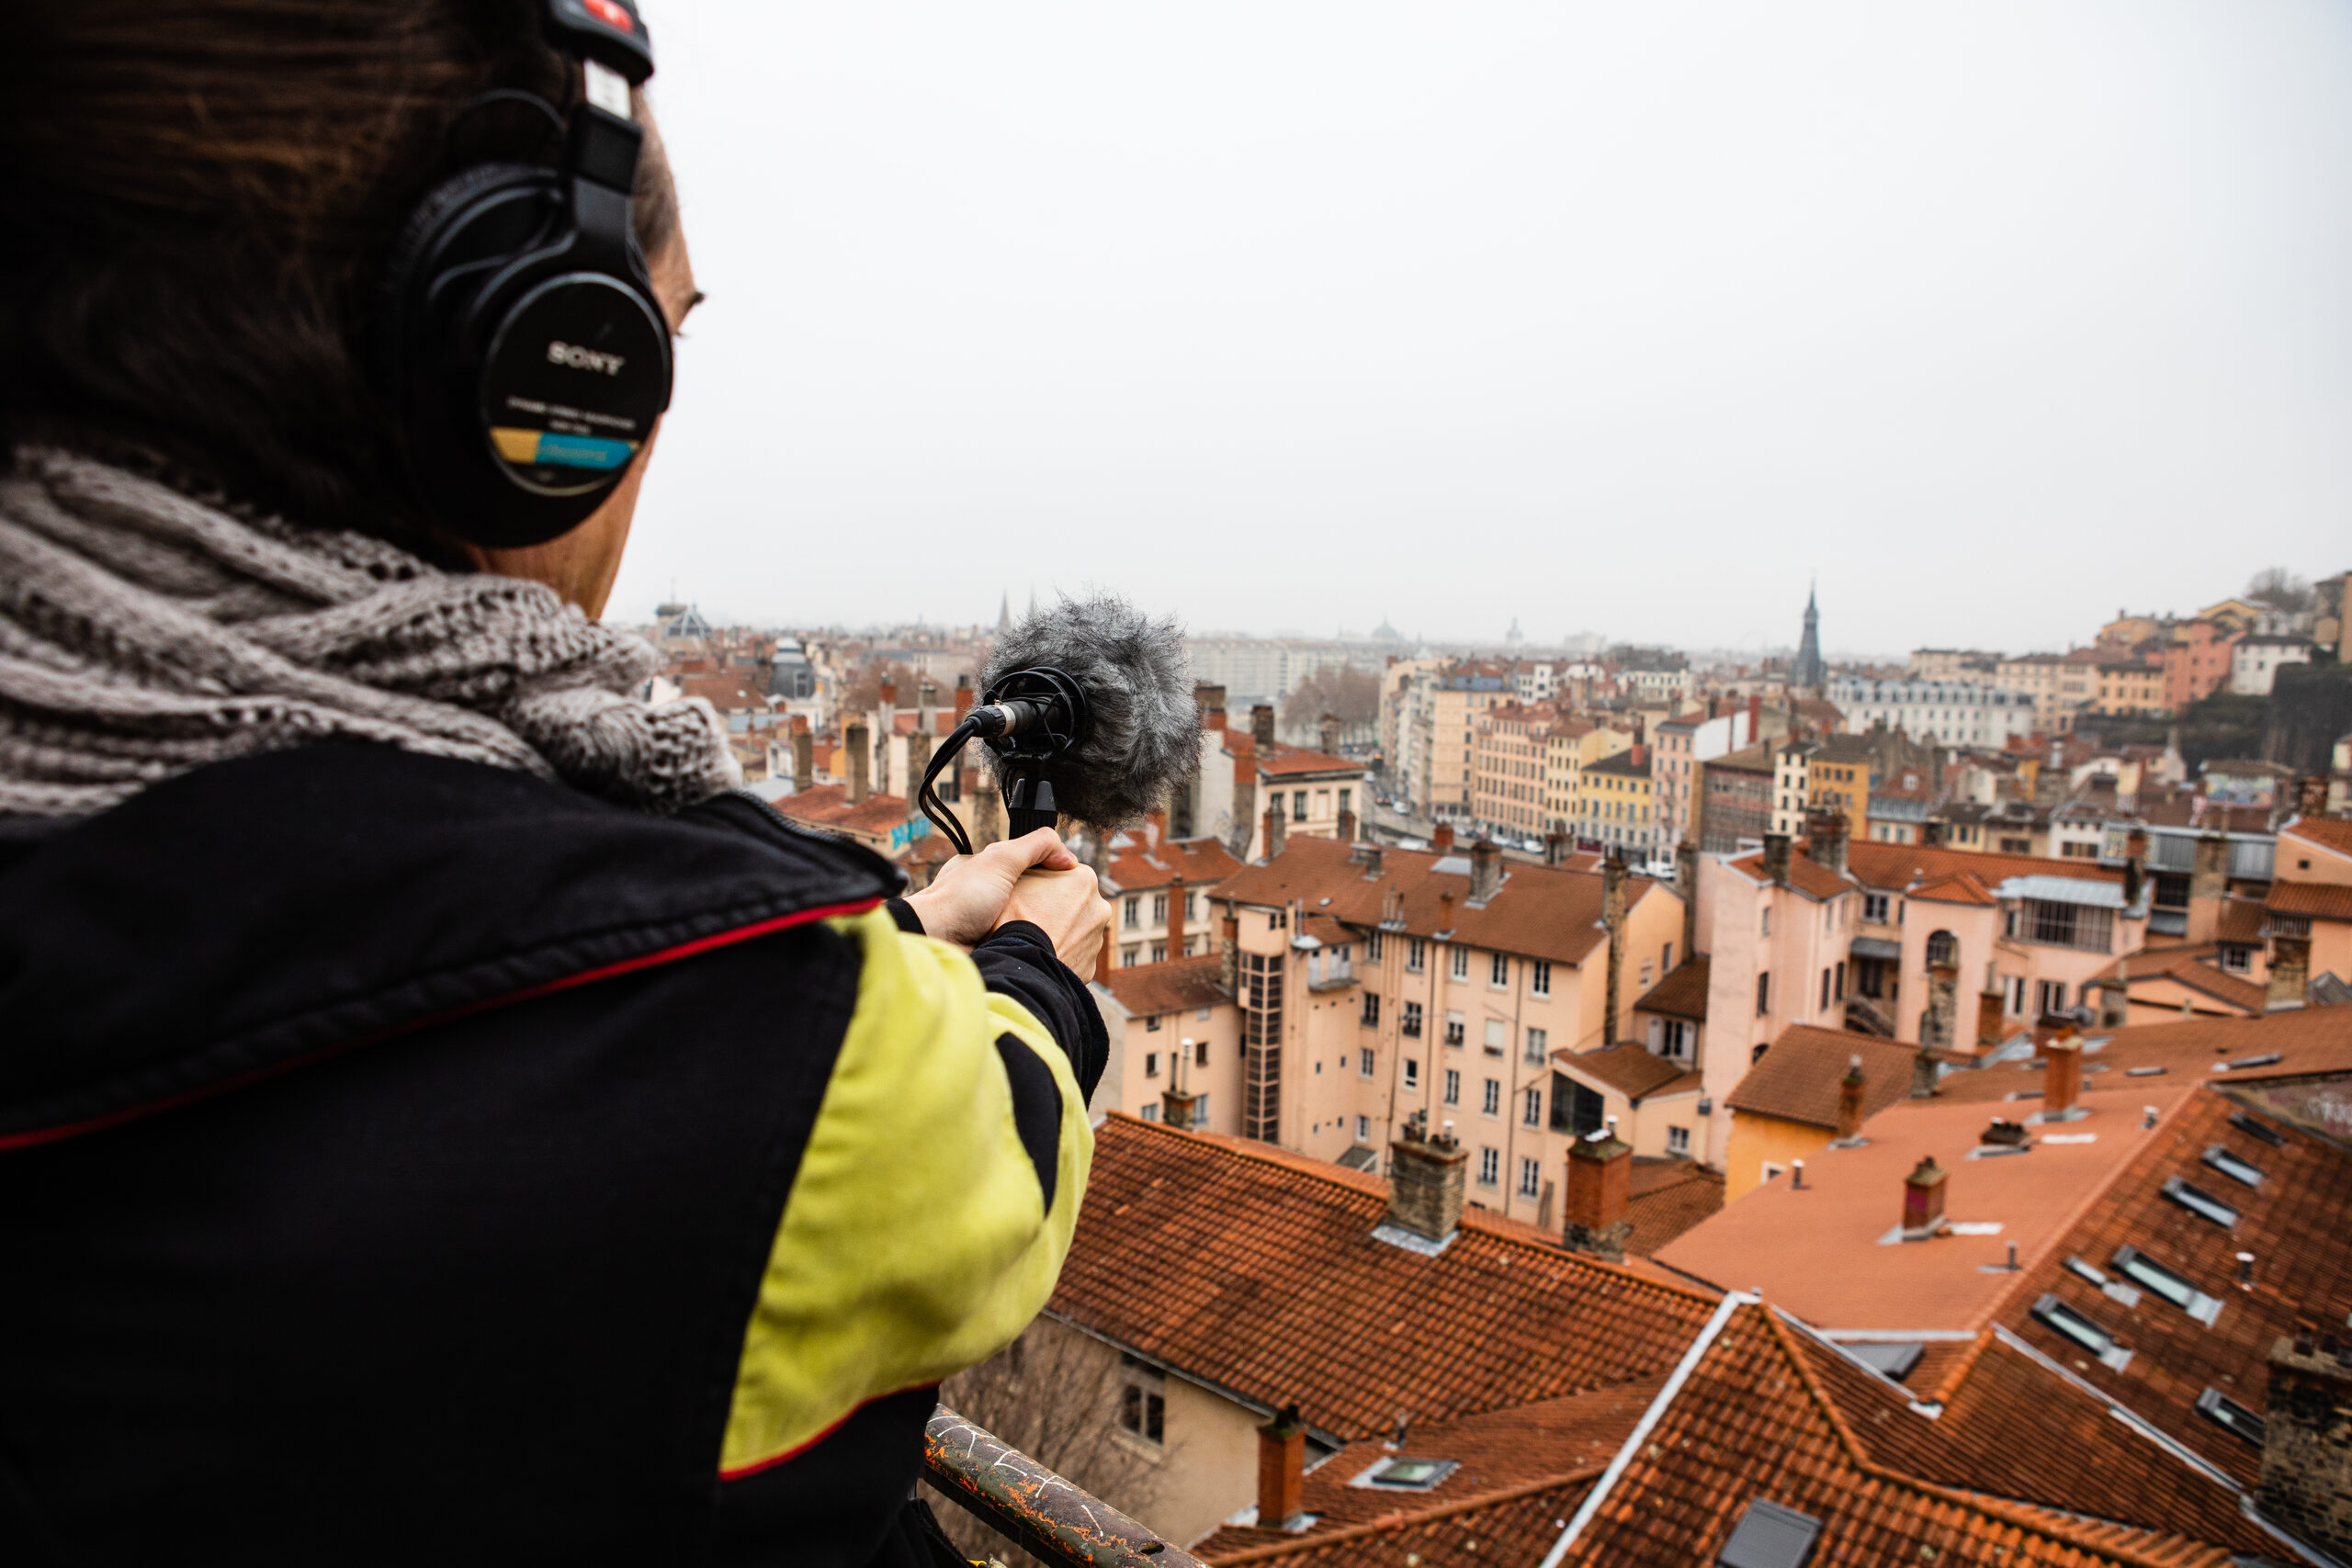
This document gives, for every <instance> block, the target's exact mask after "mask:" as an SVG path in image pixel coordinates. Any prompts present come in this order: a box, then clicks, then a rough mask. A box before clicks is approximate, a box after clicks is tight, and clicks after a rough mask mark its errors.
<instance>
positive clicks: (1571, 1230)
mask: <svg viewBox="0 0 2352 1568" xmlns="http://www.w3.org/2000/svg"><path fill="white" fill-rule="evenodd" d="M1633 1169H1634V1149H1633V1145H1630V1144H1626V1143H1623V1142H1622V1141H1620V1139H1619V1138H1618V1136H1617V1119H1616V1118H1615V1117H1613V1116H1612V1117H1610V1118H1609V1119H1608V1121H1607V1122H1604V1123H1603V1125H1602V1127H1601V1130H1600V1132H1599V1133H1595V1134H1589V1135H1587V1136H1585V1137H1581V1138H1578V1139H1577V1140H1576V1141H1575V1142H1574V1143H1572V1144H1570V1145H1568V1169H1567V1180H1566V1184H1565V1185H1566V1205H1565V1211H1564V1212H1565V1214H1566V1225H1565V1227H1564V1229H1563V1231H1562V1234H1561V1237H1560V1240H1561V1243H1562V1245H1563V1246H1565V1247H1567V1249H1568V1250H1569V1251H1571V1252H1582V1253H1587V1254H1589V1255H1591V1256H1592V1257H1595V1258H1606V1259H1607V1260H1609V1261H1610V1262H1612V1263H1615V1262H1620V1261H1623V1258H1624V1256H1625V1238H1626V1237H1627V1236H1629V1235H1632V1234H1633V1230H1634V1224H1633V1222H1632V1221H1631V1220H1629V1219H1627V1218H1626V1217H1625V1209H1626V1201H1627V1199H1628V1197H1629V1195H1630V1188H1631V1184H1632V1180H1633Z"/></svg>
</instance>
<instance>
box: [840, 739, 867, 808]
mask: <svg viewBox="0 0 2352 1568" xmlns="http://www.w3.org/2000/svg"><path fill="white" fill-rule="evenodd" d="M842 750H843V751H845V752H847V753H848V754H849V786H848V788H847V789H846V790H844V791H843V792H842V799H843V800H845V801H847V802H848V803H849V804H850V805H852V806H859V805H863V804H864V803H865V794H866V787H867V785H866V781H867V779H868V778H869V777H870V776H871V775H872V772H873V768H874V748H873V746H872V745H871V744H870V743H869V739H868V737H867V735H866V730H865V726H864V725H862V724H853V725H851V726H850V727H849V728H846V729H844V730H842Z"/></svg>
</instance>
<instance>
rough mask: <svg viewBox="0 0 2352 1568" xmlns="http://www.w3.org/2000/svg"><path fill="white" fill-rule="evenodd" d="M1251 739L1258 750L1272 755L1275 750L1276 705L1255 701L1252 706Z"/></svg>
mask: <svg viewBox="0 0 2352 1568" xmlns="http://www.w3.org/2000/svg"><path fill="white" fill-rule="evenodd" d="M1250 739H1251V740H1253V741H1255V742H1256V743H1257V747H1258V750H1261V751H1263V752H1266V753H1267V754H1269V755H1272V752H1273V750H1274V705H1273V704H1272V703H1253V704H1251V705H1250Z"/></svg>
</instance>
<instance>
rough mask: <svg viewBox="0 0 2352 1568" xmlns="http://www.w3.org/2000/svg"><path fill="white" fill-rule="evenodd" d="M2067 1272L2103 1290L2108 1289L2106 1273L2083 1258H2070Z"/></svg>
mask: <svg viewBox="0 0 2352 1568" xmlns="http://www.w3.org/2000/svg"><path fill="white" fill-rule="evenodd" d="M2066 1272H2067V1273H2069V1274H2072V1275H2074V1276H2075V1278H2076V1279H2078V1280H2089V1281H2090V1282H2091V1283H2092V1284H2094V1285H2097V1286H2098V1288H2099V1289H2101V1290H2105V1289H2106V1288H2107V1273H2106V1271H2105V1270H2104V1269H2100V1268H2098V1266H2097V1265H2095V1264H2091V1263H2086V1262H2085V1261H2084V1260H2083V1259H2082V1258H2075V1257H2069V1258H2067V1259H2066Z"/></svg>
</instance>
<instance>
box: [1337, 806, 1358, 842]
mask: <svg viewBox="0 0 2352 1568" xmlns="http://www.w3.org/2000/svg"><path fill="white" fill-rule="evenodd" d="M1339 838H1340V842H1341V843H1343V844H1352V843H1354V842H1355V841H1356V814H1355V813H1354V812H1352V811H1342V812H1340V827H1339Z"/></svg>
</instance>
